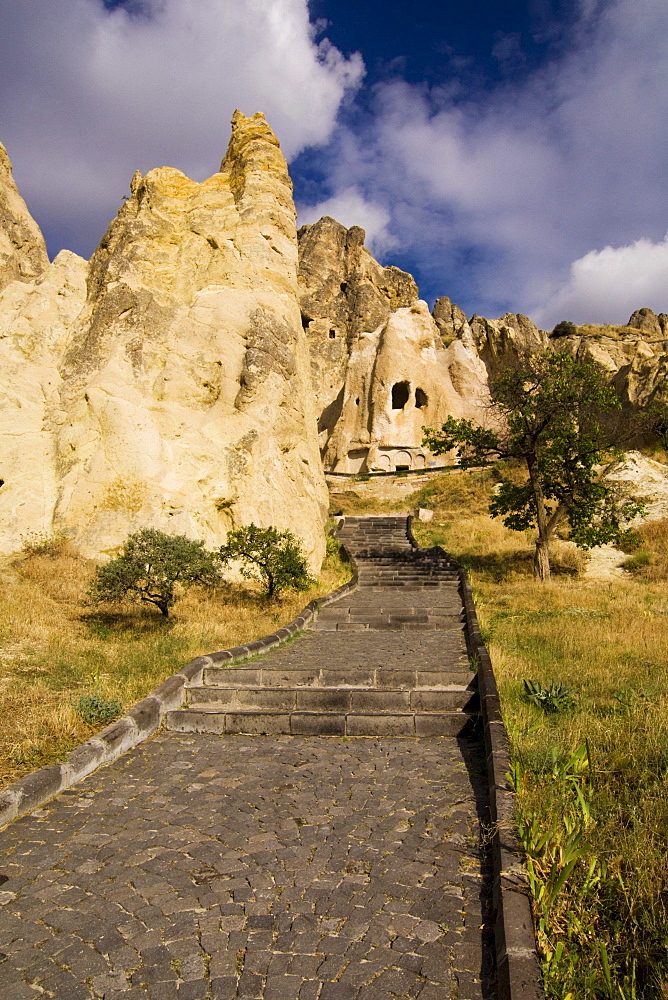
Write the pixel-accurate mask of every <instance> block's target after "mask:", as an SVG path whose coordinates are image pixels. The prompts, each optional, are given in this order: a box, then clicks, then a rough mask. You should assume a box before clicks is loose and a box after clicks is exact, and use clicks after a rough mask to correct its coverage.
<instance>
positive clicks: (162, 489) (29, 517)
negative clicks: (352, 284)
mask: <svg viewBox="0 0 668 1000" xmlns="http://www.w3.org/2000/svg"><path fill="white" fill-rule="evenodd" d="M0 316H2V317H5V320H4V325H3V326H2V327H0V337H2V339H0V351H2V353H3V360H4V359H5V358H6V359H7V362H8V363H10V365H11V385H12V390H13V387H14V386H15V387H16V389H15V391H14V397H15V399H14V404H12V402H11V399H10V400H8V401H6V402H5V404H4V405H3V411H2V414H1V415H0V428H1V429H2V431H3V436H2V444H1V448H2V452H1V453H0V476H1V477H2V478H3V479H4V481H5V483H4V485H3V486H2V488H1V489H0V522H1V523H2V532H3V535H2V543H1V544H2V548H3V550H4V551H11V550H13V549H15V548H17V547H18V546H19V545H20V541H21V537H22V536H25V535H26V534H27V533H30V532H33V531H49V530H54V529H58V528H64V529H66V530H67V531H69V532H70V534H72V536H73V538H74V541H75V543H76V544H77V546H78V548H79V549H80V550H81V551H82V552H84V553H85V554H87V555H100V554H109V553H112V552H113V551H114V550H116V549H117V548H118V546H119V545H120V544H121V543H122V541H123V540H124V539H125V537H126V536H127V534H128V533H129V532H130V531H132V530H135V529H136V528H137V527H140V526H145V525H150V526H153V527H159V528H161V529H162V530H165V531H169V532H172V533H184V534H187V535H189V536H191V537H197V538H203V539H204V540H205V541H206V542H207V543H208V544H209V545H215V544H218V543H220V542H222V541H223V540H224V537H225V534H226V531H227V530H228V529H229V528H230V527H236V526H239V525H241V524H245V523H248V522H249V521H251V520H254V521H255V522H256V523H259V524H262V525H269V524H274V525H276V526H277V527H279V528H290V529H291V530H293V531H294V532H295V533H296V534H298V535H299V536H300V537H301V538H302V539H303V541H304V543H305V547H306V549H307V550H308V553H309V557H310V561H311V565H312V566H313V567H315V566H317V565H319V562H320V560H321V558H322V554H323V548H324V538H323V531H322V529H323V524H324V520H325V517H326V508H327V493H326V487H325V484H324V479H323V475H322V469H321V464H320V457H319V451H318V442H317V432H316V414H315V408H314V402H313V394H312V390H311V379H310V367H309V356H308V349H307V344H306V339H305V336H304V332H303V329H302V325H301V319H300V310H299V301H298V288H297V238H296V228H295V211H294V205H293V201H292V185H291V182H290V178H289V176H288V172H287V167H286V164H285V160H284V158H283V155H282V153H281V151H280V148H279V144H278V141H277V139H276V137H275V136H274V134H273V132H272V131H271V129H270V128H269V126H268V125H267V123H266V122H265V120H264V118H263V117H262V115H255V116H253V117H252V118H246V117H245V116H243V115H242V114H240V113H239V112H237V113H235V116H234V119H233V130H232V138H231V140H230V145H229V148H228V151H227V155H226V157H225V159H224V160H223V162H222V164H221V167H220V171H219V172H218V173H215V174H214V175H213V176H212V177H210V178H209V179H208V180H206V181H204V182H202V183H201V184H200V183H196V182H194V181H192V180H190V179H189V178H188V177H186V176H185V175H184V174H182V173H181V172H180V171H178V170H173V169H170V168H167V167H161V168H159V169H157V170H152V171H151V172H150V173H149V174H147V175H146V176H145V177H143V178H142V177H141V176H140V175H139V174H135V176H134V178H133V179H132V184H131V197H130V198H129V199H128V200H127V201H126V202H125V203H124V205H123V206H122V207H121V209H120V211H119V213H118V216H117V218H116V219H115V220H114V221H113V222H112V224H111V226H110V227H109V229H108V231H107V233H106V234H105V236H104V238H103V240H102V242H101V244H100V246H99V248H98V250H97V251H96V252H95V254H94V255H93V257H92V259H91V261H90V264H89V265H87V264H86V262H84V261H81V260H80V259H79V258H76V257H75V256H74V255H72V254H64V255H63V254H61V255H60V256H59V257H58V258H57V259H56V261H54V263H53V264H52V265H50V267H49V268H47V270H46V271H45V272H44V274H43V276H42V277H41V278H40V279H37V281H35V282H33V283H32V284H25V283H18V282H14V283H12V284H10V285H9V286H8V287H7V288H6V289H5V292H4V295H3V297H2V299H1V300H0ZM6 317H10V318H11V322H7V321H6Z"/></svg>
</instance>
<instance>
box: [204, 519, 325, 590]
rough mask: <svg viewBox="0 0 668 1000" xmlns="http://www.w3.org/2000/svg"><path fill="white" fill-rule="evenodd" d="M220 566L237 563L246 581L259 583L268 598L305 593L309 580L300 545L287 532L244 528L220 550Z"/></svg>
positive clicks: (228, 539)
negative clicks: (295, 592) (298, 592)
mask: <svg viewBox="0 0 668 1000" xmlns="http://www.w3.org/2000/svg"><path fill="white" fill-rule="evenodd" d="M220 558H221V560H222V562H223V565H227V564H228V563H230V562H233V561H236V560H239V561H240V563H241V573H242V575H243V576H244V577H245V578H246V579H247V580H260V581H261V582H262V584H263V585H264V588H265V593H266V596H267V597H268V598H271V597H274V595H276V594H278V593H280V592H281V591H283V590H308V588H309V587H310V586H311V585H312V584H313V580H312V578H311V576H310V574H309V571H308V563H307V562H306V556H305V555H304V553H303V551H302V548H301V544H300V543H299V541H298V540H297V539H296V538H295V536H294V535H293V534H292V532H291V531H279V530H278V528H260V527H258V526H257V525H256V524H253V523H252V522H251V524H248V525H245V526H244V527H243V528H237V529H236V531H230V532H229V534H228V536H227V541H226V543H225V545H222V546H221V548H220Z"/></svg>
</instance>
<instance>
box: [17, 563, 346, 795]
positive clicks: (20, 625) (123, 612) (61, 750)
mask: <svg viewBox="0 0 668 1000" xmlns="http://www.w3.org/2000/svg"><path fill="white" fill-rule="evenodd" d="M94 569H95V564H94V563H93V562H90V561H86V560H83V559H80V558H78V557H77V556H76V555H74V554H72V553H71V552H68V551H67V548H66V547H61V548H60V549H59V550H58V554H56V555H55V556H53V557H49V556H46V555H32V556H29V555H22V556H19V557H15V558H13V559H8V560H5V563H4V565H3V566H2V578H1V581H0V788H1V787H4V786H5V785H7V784H8V783H9V782H11V781H14V780H16V778H18V777H20V776H21V775H23V774H25V773H26V772H28V771H30V770H33V769H34V768H36V767H41V766H43V765H45V764H49V763H53V762H54V761H57V760H60V759H62V757H63V755H64V754H65V753H66V752H67V751H68V750H70V749H71V748H72V747H73V746H76V745H77V744H78V743H80V742H82V741H83V740H85V739H87V738H88V737H89V736H90V735H92V733H93V732H94V727H92V726H89V725H87V724H86V723H84V722H83V721H82V719H81V718H80V716H79V715H78V714H77V713H76V712H75V711H74V709H73V707H72V703H73V702H74V701H76V700H77V699H78V698H79V697H80V696H81V695H82V694H89V693H93V692H96V693H99V694H101V695H102V696H104V697H105V698H106V699H110V700H111V699H119V700H120V701H121V702H122V705H123V708H124V709H128V708H130V707H131V706H132V705H133V704H134V703H135V702H136V701H138V700H139V699H141V698H143V697H144V696H145V695H146V694H147V693H148V692H149V691H150V690H151V689H152V688H154V687H156V686H157V685H158V684H160V683H161V682H162V681H163V680H164V679H165V678H166V677H168V676H170V674H172V673H174V672H175V671H176V670H178V668H179V667H180V666H181V665H183V664H184V663H186V662H187V661H188V660H190V659H192V658H193V657H195V656H198V655H199V654H201V653H205V652H212V651H215V650H218V649H226V648H229V647H230V646H235V645H239V644H241V643H244V642H248V641H250V640H253V639H258V638H260V637H262V636H263V635H268V634H270V633H271V632H273V631H275V630H276V628H277V627H279V626H280V625H282V624H285V623H287V622H288V621H290V620H291V619H292V618H294V617H295V616H296V615H297V614H298V613H299V611H300V610H301V609H302V608H303V607H304V605H305V604H307V603H308V601H310V600H313V599H314V598H315V597H319V596H322V595H323V594H326V593H328V592H329V591H330V590H332V589H333V588H334V587H337V586H338V585H339V584H340V583H341V582H343V580H344V579H345V578H346V575H347V573H348V569H347V567H346V566H344V565H343V564H341V562H340V561H339V560H338V559H337V558H330V559H328V560H327V561H326V563H325V565H324V567H323V571H322V573H321V576H320V579H319V581H318V584H317V586H315V587H314V588H313V589H312V590H310V591H308V592H306V593H296V594H295V593H286V594H284V595H281V597H280V598H279V599H277V600H274V601H272V602H267V601H266V600H264V599H262V598H261V596H260V594H259V592H258V590H257V589H254V588H253V586H252V585H241V584H228V585H224V586H222V587H220V588H219V589H218V590H217V591H216V592H214V593H207V592H205V591H202V590H196V589H193V590H191V591H189V592H188V593H186V594H185V595H184V596H183V597H182V598H181V599H180V600H179V601H178V602H177V603H176V605H175V606H174V611H173V615H172V618H171V619H170V620H168V621H164V620H163V618H162V615H160V613H159V612H157V611H154V610H153V609H150V608H142V607H140V606H138V605H119V606H103V607H97V608H92V607H88V606H86V605H85V603H84V599H85V593H86V589H87V587H88V583H89V581H90V579H91V577H92V575H93V573H94ZM98 728H99V727H98Z"/></svg>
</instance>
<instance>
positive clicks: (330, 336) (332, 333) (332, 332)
mask: <svg viewBox="0 0 668 1000" xmlns="http://www.w3.org/2000/svg"><path fill="white" fill-rule="evenodd" d="M335 337H336V330H330V331H329V339H330V340H334V338H335Z"/></svg>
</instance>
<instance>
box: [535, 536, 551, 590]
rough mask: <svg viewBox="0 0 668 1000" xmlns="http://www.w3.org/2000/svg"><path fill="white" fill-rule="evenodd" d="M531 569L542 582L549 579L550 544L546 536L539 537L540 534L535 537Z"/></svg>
mask: <svg viewBox="0 0 668 1000" xmlns="http://www.w3.org/2000/svg"><path fill="white" fill-rule="evenodd" d="M533 571H534V575H535V576H537V577H538V579H539V580H540V581H541V582H542V583H546V582H547V581H548V580H549V579H550V544H549V542H548V540H547V539H546V538H540V536H539V537H538V538H537V539H536V551H535V553H534V557H533Z"/></svg>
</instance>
